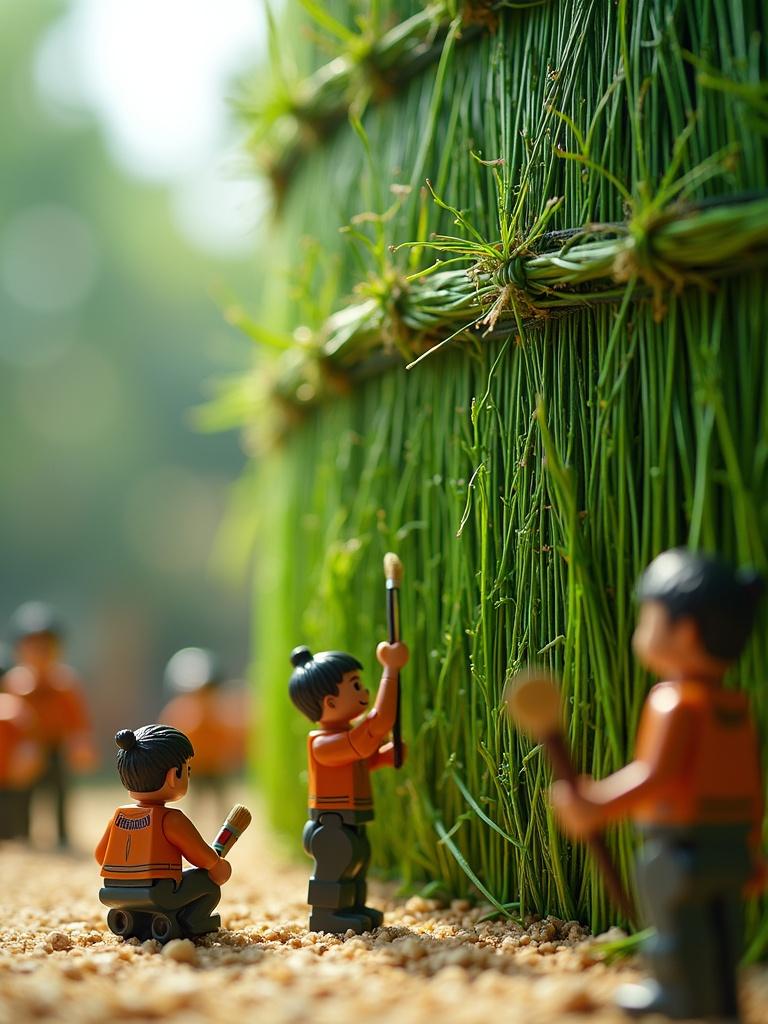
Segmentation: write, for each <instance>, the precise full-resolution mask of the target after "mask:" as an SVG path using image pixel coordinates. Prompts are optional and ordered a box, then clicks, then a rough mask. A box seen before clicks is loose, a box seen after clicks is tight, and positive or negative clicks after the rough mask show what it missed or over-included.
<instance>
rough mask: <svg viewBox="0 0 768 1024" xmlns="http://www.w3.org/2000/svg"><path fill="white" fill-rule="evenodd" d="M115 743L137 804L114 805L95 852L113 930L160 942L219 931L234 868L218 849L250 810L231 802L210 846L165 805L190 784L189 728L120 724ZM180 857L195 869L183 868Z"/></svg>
mask: <svg viewBox="0 0 768 1024" xmlns="http://www.w3.org/2000/svg"><path fill="white" fill-rule="evenodd" d="M115 743H117V745H118V747H119V748H120V749H119V751H118V754H117V770H118V772H119V774H120V779H121V781H122V783H123V785H124V786H125V788H126V789H127V790H128V792H129V794H130V796H131V797H132V798H133V799H134V800H135V801H136V802H135V803H133V804H126V805H124V806H122V807H118V808H117V810H116V811H115V813H114V816H113V818H112V820H111V821H110V822H109V824H108V825H107V828H106V831H105V832H104V835H103V836H102V838H101V840H100V842H99V844H98V846H97V847H96V850H95V857H96V860H97V861H98V862H99V864H100V865H101V875H102V878H103V879H104V886H103V888H102V889H101V891H100V892H99V899H100V900H101V902H102V903H103V904H104V905H105V906H107V907H110V908H111V909H110V911H109V914H108V915H107V924H108V926H109V928H110V930H111V931H112V932H114V933H115V935H122V936H123V937H124V938H130V937H132V936H136V937H138V938H140V939H147V938H150V937H151V938H154V939H157V940H158V942H162V943H165V942H168V941H169V940H170V939H174V938H179V937H182V936H183V937H185V938H193V937H194V936H196V935H205V934H206V933H207V932H213V931H216V930H217V929H218V928H219V926H220V924H221V919H220V917H219V915H218V914H213V913H212V911H213V910H214V909H215V907H216V905H217V904H218V902H219V899H220V898H221V886H222V885H223V884H224V882H226V881H227V879H228V878H229V876H230V875H231V874H232V867H231V865H230V864H229V863H228V862H227V861H226V860H224V859H223V857H222V856H221V854H222V853H226V852H227V850H229V848H230V847H231V846H232V844H233V842H234V840H235V839H236V838H237V836H238V835H239V834H240V833H241V832H242V831H243V830H244V828H246V827H247V825H248V823H249V822H250V814H249V813H248V811H247V810H246V809H245V808H241V807H236V808H234V809H233V811H232V812H230V815H229V818H228V820H227V822H226V823H225V826H224V828H223V829H222V830H221V832H220V834H219V836H218V837H217V840H216V841H215V842H214V845H213V846H209V845H208V843H206V842H205V840H204V839H203V837H202V836H201V835H200V833H199V832H198V831H197V829H196V828H195V826H194V825H193V824H192V822H191V821H190V820H189V818H187V817H186V815H185V814H183V813H182V812H181V811H179V810H174V809H171V808H168V807H166V806H165V805H166V803H168V802H171V801H174V800H180V799H181V798H182V797H183V796H184V795H185V794H186V792H187V789H188V788H189V776H190V773H191V770H192V769H191V767H190V760H191V758H192V757H193V755H194V750H193V748H192V744H191V743H190V742H189V740H188V738H187V737H186V736H185V735H184V733H182V732H179V731H178V730H177V729H172V728H171V727H170V726H167V725H145V726H144V727H143V728H141V729H138V730H137V731H136V732H135V733H134V732H132V731H131V730H130V729H121V730H120V732H118V733H117V735H116V736H115ZM182 857H185V858H186V860H188V861H189V863H190V864H194V865H195V867H194V868H189V869H187V870H185V871H182V867H181V858H182Z"/></svg>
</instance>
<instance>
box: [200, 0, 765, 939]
mask: <svg viewBox="0 0 768 1024" xmlns="http://www.w3.org/2000/svg"><path fill="white" fill-rule="evenodd" d="M280 18H281V19H283V20H281V21H279V22H278V23H277V24H275V25H274V35H273V45H272V56H273V62H274V66H273V69H272V71H271V75H272V81H273V83H276V84H274V88H273V90H272V92H271V93H270V92H269V91H268V90H265V88H264V84H263V81H262V82H261V84H260V85H259V87H258V88H254V89H253V91H252V93H251V94H250V95H247V96H245V97H244V99H243V104H242V105H243V110H244V111H245V115H246V116H247V117H248V118H249V119H250V123H251V124H252V128H253V152H254V154H255V158H256V159H257V160H258V161H259V162H260V164H261V166H262V167H263V168H265V169H266V171H267V172H268V173H269V174H270V175H271V177H272V180H273V182H274V185H275V219H274V224H273V227H272V229H271V233H270V234H269V236H268V237H266V238H265V239H264V245H263V254H264V257H265V258H264V272H265V274H268V275H269V276H268V283H269V287H268V289H267V292H268V296H269V297H268V298H267V299H266V300H265V302H264V304H263V306H262V309H261V310H260V313H259V315H258V317H255V316H250V315H247V314H246V313H245V312H244V311H243V310H242V309H235V308H233V309H232V310H230V316H231V319H232V320H233V321H234V322H237V323H240V324H241V325H242V326H243V327H244V329H246V330H247V331H248V332H249V333H251V334H252V336H253V337H254V338H255V339H256V340H257V341H258V342H260V343H261V346H262V347H267V346H268V347H271V348H272V349H273V350H276V351H275V352H273V353H272V354H267V353H261V352H260V354H259V356H258V358H257V360H256V367H255V370H254V374H253V377H252V378H251V379H249V380H248V381H244V382H242V383H241V385H240V386H239V388H238V389H237V390H236V391H233V392H232V393H231V394H230V395H229V396H225V397H223V398H222V402H221V404H220V407H219V415H220V417H221V418H225V417H226V416H228V415H233V416H234V415H241V416H245V417H246V418H247V420H248V429H249V436H250V437H251V438H252V439H253V444H254V446H255V447H256V448H257V450H258V451H259V457H258V463H257V469H256V479H257V481H258V488H259V490H258V495H259V499H258V506H259V512H258V523H257V525H258V535H259V539H260V544H259V552H260V553H259V565H258V579H259V584H258V591H257V596H258V600H257V618H256V630H257V658H256V660H257V665H258V679H259V682H260V685H261V687H262V693H263V697H264V701H265V713H264V717H265V723H266V727H265V728H264V730H263V737H262V750H261V772H262V778H263V781H264V784H265V787H266V791H267V794H268V797H269V801H270V805H271V807H272V812H273V816H274V818H275V820H276V821H277V822H278V823H279V824H280V825H281V826H282V827H284V828H285V829H287V830H290V831H293V832H294V833H295V834H296V836H297V837H298V834H299V830H300V827H301V823H302V820H303V814H304V803H305V779H304V776H303V770H304V735H305V724H306V723H304V722H303V721H302V720H301V718H300V716H298V715H296V713H295V711H294V710H293V708H292V706H291V705H290V703H289V701H288V699H287V694H286V683H287V678H288V675H289V669H290V666H289V664H288V653H289V651H290V649H291V648H292V647H293V646H294V645H296V644H298V643H307V644H308V645H310V646H311V647H313V648H328V647H334V648H341V649H349V650H350V651H352V652H354V653H355V654H357V656H358V657H360V658H361V660H363V661H364V663H365V665H366V668H367V673H368V678H369V682H375V679H376V663H375V660H374V657H373V652H374V647H375V643H376V641H377V640H378V639H381V638H383V637H384V635H385V622H384V612H385V608H384V601H383V597H382V579H381V558H382V555H383V554H384V552H386V551H387V550H395V551H397V552H398V553H399V554H400V556H401V558H402V560H403V562H404V564H405V567H406V577H405V585H404V590H403V624H404V635H405V637H406V639H407V641H408V642H409V644H410V646H411V649H412V652H413V658H412V661H411V663H410V664H409V666H408V668H407V670H406V672H405V674H404V683H403V704H404V734H405V737H406V739H407V741H408V744H409V749H410V756H409V760H408V763H407V765H406V767H405V769H404V770H403V771H402V772H400V773H398V774H397V775H396V776H395V777H391V778H390V779H387V780H385V779H382V780H380V782H381V785H380V788H379V791H378V793H377V822H376V825H375V830H376V834H375V840H374V849H375V850H376V854H377V857H378V860H379V866H380V867H381V868H388V869H391V870H392V872H393V873H394V874H396V875H398V876H400V877H402V878H404V879H405V881H406V882H407V883H412V884H421V883H423V882H424V881H426V880H431V881H434V882H435V883H439V884H441V885H442V886H443V887H444V888H445V889H447V890H450V891H452V892H466V891H477V890H479V891H480V892H481V893H483V894H484V896H485V898H487V899H488V900H489V901H491V902H492V903H494V904H495V905H496V906H497V907H498V908H499V909H500V910H501V909H505V910H506V911H507V912H512V913H514V914H518V913H521V914H524V913H526V912H529V911H531V910H537V911H549V912H554V913H557V914H559V915H561V916H564V917H579V918H582V919H586V920H589V921H590V922H591V923H592V925H593V926H594V927H596V928H600V927H602V926H603V925H604V924H605V923H606V922H607V921H609V920H610V919H611V917H612V914H611V912H610V909H609V907H608V904H607V899H606V894H605V892H604V890H603V887H602V885H601V883H600V879H599V877H598V876H597V874H596V871H595V870H594V868H593V866H592V864H591V863H590V861H589V858H588V857H587V856H586V855H585V854H584V852H583V850H582V848H581V847H579V846H575V845H571V844H569V843H568V842H567V841H565V840H564V839H563V838H562V837H561V836H560V835H559V833H558V831H557V829H556V827H555V826H554V823H553V820H552V817H551V814H550V811H549V808H548V803H547V799H546V793H547V786H548V781H549V776H548V769H547V765H546V764H545V762H544V758H543V756H542V754H541V751H540V750H539V749H538V748H536V747H533V746H532V745H531V744H530V743H529V742H528V741H527V740H526V739H524V738H522V737H520V736H518V735H515V734H514V733H513V732H512V731H511V730H510V727H509V725H508V723H507V721H506V717H505V715H504V713H503V702H502V688H503V684H504V680H505V678H506V676H507V674H508V673H509V672H510V671H514V670H515V669H517V668H518V667H520V666H522V665H524V664H525V663H526V662H528V661H529V660H530V659H535V660H537V661H538V662H540V663H544V664H546V665H548V666H550V667H551V668H552V669H553V670H555V671H557V672H558V673H559V674H560V675H561V676H562V679H563V685H564V691H565V696H566V699H567V700H568V702H569V708H570V740H571V742H572V744H573V746H574V749H575V751H576V752H577V757H578V760H579V766H580V768H581V769H583V770H586V771H590V772H593V773H594V774H596V775H598V776H602V775H604V774H606V773H607V772H610V771H612V770H614V769H616V768H617V767H619V766H620V765H621V764H623V763H624V762H625V760H626V758H627V755H628V753H629V752H630V751H631V749H632V745H633V740H634V735H635V731H636V727H637V720H638V714H639V710H640V707H641V705H642V702H643V700H644V697H645V693H646V692H647V687H648V685H649V680H648V678H647V677H646V676H645V675H644V674H643V673H642V672H641V671H640V670H639V668H638V666H637V665H636V663H635V662H634V660H633V657H632V654H631V650H630V637H631V633H632V629H633V624H634V616H635V609H634V606H633V600H632V587H633V583H634V580H635V578H636V577H637V575H638V573H639V572H640V570H641V569H642V568H643V567H644V566H645V565H646V564H647V562H648V561H650V559H651V558H652V557H653V556H654V555H655V554H656V553H658V552H659V551H660V550H662V549H663V548H665V547H668V546H671V545H673V544H678V543H687V544H691V545H694V546H702V547H704V548H707V549H713V550H718V551H720V552H721V553H723V554H724V555H726V556H729V557H731V558H733V559H734V560H737V561H739V562H749V563H752V564H754V565H756V566H757V567H758V568H760V569H762V570H768V556H767V553H766V544H767V543H768V542H767V541H766V537H768V529H767V528H768V423H767V422H766V418H767V417H768V402H767V401H766V398H767V397H768V350H767V347H766V344H765V324H766V323H767V322H768V288H767V287H766V284H767V281H766V272H765V265H766V264H765V260H766V255H768V216H767V214H768V207H767V206H766V203H767V202H768V189H767V186H768V174H767V166H766V161H767V160H768V147H766V138H765V136H766V132H767V131H768V82H766V64H767V63H768V45H767V40H766V36H765V29H766V25H765V13H764V10H763V6H762V4H761V3H758V2H749V0H747V2H742V3H736V2H733V0H711V2H708V3H701V2H699V0H645V2H638V3H628V2H626V0H619V2H618V3H605V2H603V0H599V2H598V0H562V2H554V0H553V2H543V3H542V2H540V3H528V4H523V3H493V2H490V0H489V2H485V3H479V2H474V3H472V2H467V3H458V2H454V3H451V2H444V3H442V2H438V3H434V4H431V5H429V6H423V5H420V4H417V3H413V2H407V0H378V2H376V0H370V2H366V3H362V4H360V5H356V4H351V3H342V2H341V0H339V2H335V3H330V4H323V5H320V4H316V3H314V2H312V0H304V2H303V4H297V3H293V2H289V3H287V5H286V7H285V10H284V11H283V12H282V13H281V15H280ZM293 39H296V40H297V42H296V43H295V47H294V52H293V53H291V52H290V49H291V46H293V45H294V44H289V42H288V40H293ZM286 51H288V52H286ZM297 69H298V70H297ZM318 69H320V70H318ZM427 181H429V185H427ZM413 363H417V365H413V366H412V368H411V369H408V370H406V369H405V366H406V364H413ZM227 402H229V403H230V404H229V406H228V405H227ZM761 622H762V627H758V629H757V630H756V631H755V639H754V641H753V643H752V645H751V646H750V648H749V651H748V652H747V654H746V655H745V657H744V658H743V659H742V661H741V662H740V665H739V668H738V673H736V674H735V677H734V680H733V683H734V685H738V686H742V687H744V688H747V689H748V690H749V691H750V692H751V694H752V698H753V701H754V706H755V711H756V714H757V715H758V718H759V720H760V723H761V728H762V730H763V734H764V735H765V734H766V733H768V694H766V687H765V682H766V679H768V641H766V635H767V634H766V629H765V623H766V617H765V616H763V619H762V620H761ZM297 842H298V838H297ZM610 842H611V844H612V847H613V851H614V854H615V856H616V858H617V861H618V863H619V865H620V867H621V870H622V872H623V873H624V874H625V876H628V875H629V873H630V870H631V861H632V849H631V844H632V839H631V836H630V833H629V832H628V831H625V830H617V831H616V832H615V833H614V834H612V835H611V836H610ZM510 908H511V909H510ZM757 915H758V908H755V909H754V911H753V921H752V930H753V935H756V936H757V937H756V939H755V945H754V947H753V948H754V950H755V951H757V950H758V949H759V947H760V945H761V943H763V942H765V941H766V940H768V935H765V934H763V935H762V936H761V935H759V934H757V933H758V928H757Z"/></svg>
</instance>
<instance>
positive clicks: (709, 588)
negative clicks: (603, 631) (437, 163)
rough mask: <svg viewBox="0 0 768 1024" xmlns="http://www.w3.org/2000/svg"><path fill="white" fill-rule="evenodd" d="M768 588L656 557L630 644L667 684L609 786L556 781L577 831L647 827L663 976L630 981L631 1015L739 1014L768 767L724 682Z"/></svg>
mask: <svg viewBox="0 0 768 1024" xmlns="http://www.w3.org/2000/svg"><path fill="white" fill-rule="evenodd" d="M762 590H763V585H762V582H761V580H760V579H759V577H757V576H756V575H755V574H753V573H746V572H734V571H733V570H732V569H730V568H729V567H728V566H727V565H725V564H723V563H722V562H720V561H719V560H717V559H715V558H712V557H709V556H706V555H701V554H694V553H693V552H690V551H687V550H685V549H682V548H681V549H675V550H672V551H666V552H664V553H663V554H661V555H659V556H658V558H656V559H655V560H654V561H653V562H652V563H651V564H650V566H649V567H648V568H647V569H646V571H645V573H644V574H643V576H642V578H641V580H640V583H639V585H638V597H639V601H640V614H639V619H638V624H637V627H636V629H635V634H634V638H633V646H634V649H635V653H636V654H637V657H638V658H639V659H640V661H641V662H642V663H643V664H644V665H645V666H646V667H647V668H649V669H651V671H653V672H654V673H656V674H657V675H659V676H661V677H662V679H664V680H666V681H665V682H661V683H658V684H657V685H656V686H654V687H653V689H652V690H651V692H650V694H649V696H648V699H647V701H646V704H645V708H644V711H643V716H642V720H641V723H640V730H639V733H638V739H637V748H636V754H635V760H634V761H632V763H631V764H628V765H627V766H626V767H624V768H622V769H621V770H620V771H618V772H616V773H615V774H614V775H611V776H609V777H608V778H605V779H602V780H600V781H595V780H593V779H590V778H583V779H580V780H578V782H577V783H576V785H573V784H568V783H565V782H557V783H555V785H554V786H553V789H552V801H553V804H554V807H555V810H556V812H557V814H558V815H559V817H560V819H561V822H562V824H563V825H564V827H565V828H566V829H567V830H568V831H569V832H570V833H571V834H572V835H573V836H587V835H591V834H594V833H595V832H597V831H599V830H600V829H602V828H603V827H604V826H605V825H606V824H608V823H610V822H612V821H617V820H619V819H621V818H625V817H631V818H632V819H633V820H634V821H635V822H636V823H637V825H638V827H639V828H640V830H641V832H642V833H643V838H644V846H643V852H642V853H641V855H640V859H639V872H638V881H639V887H640V892H641V896H642V897H643V900H644V903H645V909H646V914H647V916H648V917H649V919H650V922H651V923H652V924H653V925H655V928H656V934H655V937H654V938H652V939H651V940H650V941H649V942H648V944H647V947H646V952H647V955H648V958H649V961H650V965H651V967H652V970H653V974H654V975H655V980H654V981H650V980H649V981H647V982H645V983H644V984H642V985H628V986H624V987H623V988H622V989H621V990H620V991H619V994H618V1001H619V1004H620V1005H621V1006H622V1007H623V1009H625V1010H626V1011H627V1012H629V1013H633V1014H640V1013H651V1012H654V1011H655V1012H660V1013H664V1014H667V1015H668V1016H669V1017H673V1018H676V1019H682V1018H689V1017H695V1018H699V1017H705V1018H710V1019H711V1018H715V1019H717V1020H721V1021H725V1020H728V1021H735V1020H738V1019H739V1016H738V1014H739V1011H738V996H737V985H736V970H737V965H738V962H739V956H740V950H741V948H742V941H743V934H742V933H743V924H742V909H741V900H742V894H743V892H744V890H745V889H746V888H748V887H749V886H752V887H758V886H762V883H763V876H764V868H763V861H762V853H761V829H762V821H763V795H762V774H761V769H760V763H759V749H758V741H757V736H756V732H755V729H754V727H753V724H752V722H751V719H750V715H749V708H748V704H747V699H746V697H745V695H744V694H743V693H739V692H736V691H734V690H726V689H724V688H723V686H722V681H723V676H724V674H725V672H726V670H727V669H728V667H729V666H730V665H731V664H732V663H733V662H734V661H736V659H737V658H738V657H739V655H740V654H741V651H742V649H743V648H744V646H745V644H746V642H747V639H748V637H749V634H750V632H751V630H752V625H753V622H754V616H755V611H756V608H757V604H758V602H759V599H760V596H761V594H762Z"/></svg>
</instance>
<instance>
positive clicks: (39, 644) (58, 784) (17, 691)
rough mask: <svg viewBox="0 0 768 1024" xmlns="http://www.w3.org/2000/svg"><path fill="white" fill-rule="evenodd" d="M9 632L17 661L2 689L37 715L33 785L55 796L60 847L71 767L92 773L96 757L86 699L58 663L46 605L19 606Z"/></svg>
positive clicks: (54, 628)
mask: <svg viewBox="0 0 768 1024" xmlns="http://www.w3.org/2000/svg"><path fill="white" fill-rule="evenodd" d="M10 631H11V638H12V642H13V647H14V656H15V659H16V665H15V667H14V668H12V669H10V671H9V672H8V673H7V674H6V676H5V677H4V678H3V680H2V687H3V689H4V690H5V691H6V692H8V693H11V694H14V695H15V696H17V697H20V698H21V699H22V700H24V701H25V702H26V703H27V704H28V706H29V708H30V710H31V711H32V713H33V714H34V718H35V722H36V731H37V738H38V740H39V742H40V744H41V746H42V749H43V757H44V770H43V772H42V774H41V776H40V778H39V779H38V780H37V782H36V784H35V787H34V788H35V790H37V789H38V788H39V789H41V790H47V791H48V792H50V793H51V794H52V796H53V801H54V805H55V809H56V826H57V833H58V841H59V845H61V846H67V845H68V842H69V838H68V831H67V807H66V804H67V793H68V783H69V768H70V767H73V768H74V769H75V770H77V771H88V770H90V769H92V768H93V767H95V765H96V761H97V758H96V753H95V749H94V747H93V745H92V742H91V738H90V726H89V721H88V712H87V709H86V705H85V698H84V696H83V692H82V687H81V685H80V682H79V680H78V678H77V676H76V675H75V673H74V672H73V671H72V669H71V668H69V667H68V666H67V665H64V664H62V663H61V662H60V661H59V655H60V651H61V637H62V632H63V631H62V627H61V624H60V622H59V620H58V617H57V616H56V614H55V612H54V611H53V610H52V609H51V608H50V607H49V606H48V605H46V604H43V603H42V602H38V601H31V602H29V603H28V604H23V605H21V607H20V608H17V610H16V611H15V612H14V614H13V616H12V618H11V625H10Z"/></svg>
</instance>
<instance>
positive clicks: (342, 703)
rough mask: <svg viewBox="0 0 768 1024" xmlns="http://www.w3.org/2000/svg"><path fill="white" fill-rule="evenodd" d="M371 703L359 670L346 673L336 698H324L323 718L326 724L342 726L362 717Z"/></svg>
mask: <svg viewBox="0 0 768 1024" xmlns="http://www.w3.org/2000/svg"><path fill="white" fill-rule="evenodd" d="M369 703H370V694H369V693H368V691H367V690H366V688H365V687H364V686H363V683H362V680H361V678H360V672H359V670H358V669H353V670H352V671H351V672H345V673H344V675H343V676H342V677H341V682H340V683H339V692H338V694H337V695H336V696H329V697H324V698H323V717H322V721H323V722H324V723H325V724H331V723H332V724H341V723H347V722H351V721H352V720H353V719H354V718H357V717H358V715H362V714H363V713H364V712H365V710H366V708H367V707H368V704H369Z"/></svg>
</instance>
